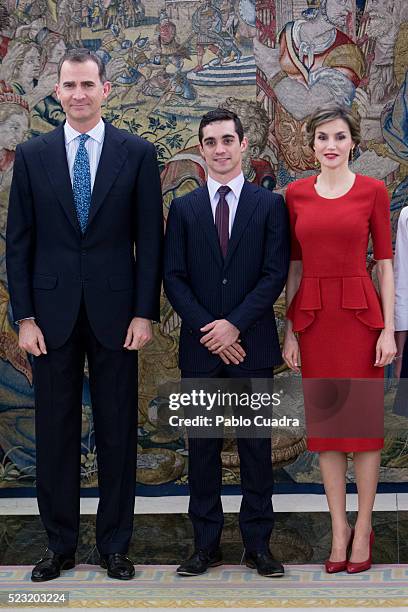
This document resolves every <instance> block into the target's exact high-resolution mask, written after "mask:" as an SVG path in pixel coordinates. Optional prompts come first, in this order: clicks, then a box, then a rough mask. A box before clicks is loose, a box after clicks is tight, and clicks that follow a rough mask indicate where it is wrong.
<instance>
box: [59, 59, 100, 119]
mask: <svg viewBox="0 0 408 612" xmlns="http://www.w3.org/2000/svg"><path fill="white" fill-rule="evenodd" d="M110 90H111V84H110V83H109V82H108V81H106V82H105V83H101V80H100V78H99V72H98V66H97V64H96V63H95V62H94V61H93V60H87V61H85V62H81V63H80V62H70V61H69V60H67V61H65V62H64V63H63V64H62V66H61V76H60V80H59V83H57V85H56V86H55V91H56V94H57V97H58V99H59V101H60V102H61V105H62V108H63V109H64V112H65V114H66V116H67V119H68V121H69V122H70V123H71V124H72V125H73V127H75V124H92V123H95V125H96V124H97V123H98V121H99V118H100V116H101V106H102V102H103V100H104V99H106V98H107V97H108V95H109V92H110Z"/></svg>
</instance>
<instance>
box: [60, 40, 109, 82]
mask: <svg viewBox="0 0 408 612" xmlns="http://www.w3.org/2000/svg"><path fill="white" fill-rule="evenodd" d="M89 60H91V62H95V64H96V65H97V66H98V73H99V78H100V81H101V83H105V81H107V80H108V79H107V78H106V69H105V64H104V63H103V61H102V59H101V58H100V57H99V55H97V54H96V53H94V52H93V51H89V49H84V48H83V47H81V48H79V49H70V50H69V51H67V52H66V53H65V55H63V57H62V58H61V59H60V61H59V63H58V81H59V80H60V77H61V67H62V64H63V63H64V62H77V63H78V64H83V63H84V62H87V61H89Z"/></svg>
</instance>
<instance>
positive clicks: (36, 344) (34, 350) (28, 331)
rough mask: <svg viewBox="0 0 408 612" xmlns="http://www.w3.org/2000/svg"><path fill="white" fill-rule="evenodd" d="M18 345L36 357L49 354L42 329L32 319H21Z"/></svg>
mask: <svg viewBox="0 0 408 612" xmlns="http://www.w3.org/2000/svg"><path fill="white" fill-rule="evenodd" d="M18 346H19V347H20V348H22V349H24V350H25V351H27V353H30V354H31V355H35V356H36V357H39V356H40V355H46V354H47V348H46V346H45V342H44V336H43V334H42V331H41V329H40V328H39V327H38V325H37V323H36V322H35V321H33V320H32V319H28V320H26V321H21V323H20V325H19V332H18Z"/></svg>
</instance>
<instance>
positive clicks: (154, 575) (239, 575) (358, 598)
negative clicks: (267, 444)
mask: <svg viewBox="0 0 408 612" xmlns="http://www.w3.org/2000/svg"><path fill="white" fill-rule="evenodd" d="M174 569H175V566H171V565H154V566H153V565H150V566H149V565H144V566H136V578H135V580H132V581H129V582H119V581H115V580H111V579H109V578H107V576H106V573H105V572H104V571H103V570H100V569H99V568H98V567H97V566H94V565H78V566H77V567H76V568H75V570H70V571H67V572H64V574H63V577H61V578H60V579H58V580H54V581H52V582H49V583H42V584H41V585H38V584H34V583H32V582H31V581H30V572H31V567H27V566H1V567H0V602H1V605H2V606H4V607H7V602H6V595H7V593H9V592H16V591H17V590H18V591H19V592H20V593H21V592H28V591H30V592H35V593H39V592H43V593H54V594H57V593H63V592H65V593H69V602H70V605H71V606H73V607H78V608H79V607H81V608H82V607H83V608H89V607H100V608H106V607H110V608H130V607H133V608H152V607H157V608H158V607H163V608H175V607H177V608H187V607H189V608H191V607H194V608H195V607H196V608H204V607H217V608H223V607H234V608H249V607H259V608H277V607H282V608H294V607H305V608H311V609H318V608H323V609H328V608H336V607H378V608H389V607H405V606H408V565H375V566H373V568H372V569H371V570H370V571H369V572H365V573H362V574H358V575H355V576H349V575H347V574H346V573H341V574H337V575H333V576H331V577H330V576H328V575H327V574H326V573H325V572H324V571H323V568H322V566H321V565H289V566H286V575H285V577H283V578H275V579H271V578H269V579H268V578H262V577H261V576H258V574H256V572H254V571H251V570H248V569H246V568H244V567H239V566H237V565H224V566H222V567H219V568H214V569H212V570H210V571H209V572H208V573H207V574H205V575H203V576H200V577H198V578H181V577H179V576H177V575H176V574H175V572H174ZM19 607H20V606H19ZM58 607H59V606H58Z"/></svg>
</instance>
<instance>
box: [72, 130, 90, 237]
mask: <svg viewBox="0 0 408 612" xmlns="http://www.w3.org/2000/svg"><path fill="white" fill-rule="evenodd" d="M88 138H89V135H88V134H81V136H80V137H79V147H78V151H77V153H76V155H75V161H74V178H73V184H72V189H73V192H74V202H75V209H76V213H77V217H78V221H79V225H80V226H81V231H82V233H84V232H85V230H86V226H87V223H88V215H89V207H90V205H91V169H90V167H89V157H88V151H87V150H86V147H85V143H86V141H87V140H88Z"/></svg>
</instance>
